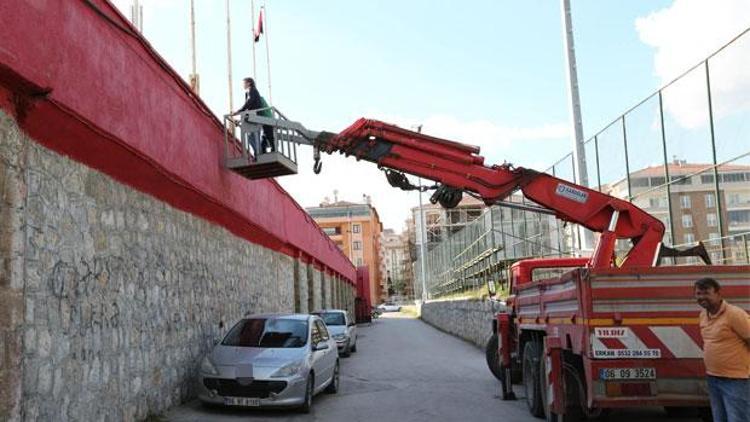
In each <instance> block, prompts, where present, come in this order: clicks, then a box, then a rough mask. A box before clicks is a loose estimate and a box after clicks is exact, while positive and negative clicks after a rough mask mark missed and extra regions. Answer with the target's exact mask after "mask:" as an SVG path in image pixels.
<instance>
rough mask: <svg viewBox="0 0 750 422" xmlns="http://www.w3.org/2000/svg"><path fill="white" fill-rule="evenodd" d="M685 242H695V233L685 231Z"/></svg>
mask: <svg viewBox="0 0 750 422" xmlns="http://www.w3.org/2000/svg"><path fill="white" fill-rule="evenodd" d="M682 239H683V241H684V243H694V242H695V235H694V234H692V233H685V235H684V236H683V237H682Z"/></svg>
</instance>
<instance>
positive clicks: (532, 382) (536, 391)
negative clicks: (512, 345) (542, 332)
mask: <svg viewBox="0 0 750 422" xmlns="http://www.w3.org/2000/svg"><path fill="white" fill-rule="evenodd" d="M541 355H542V352H541V347H540V345H539V343H538V342H536V341H528V342H526V345H525V346H524V348H523V390H524V393H525V395H526V405H528V406H529V413H531V414H532V415H534V416H536V417H544V407H542V406H543V404H542V397H541V390H542V387H541V383H540V378H539V375H540V374H539V360H540V357H541Z"/></svg>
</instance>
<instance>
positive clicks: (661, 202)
mask: <svg viewBox="0 0 750 422" xmlns="http://www.w3.org/2000/svg"><path fill="white" fill-rule="evenodd" d="M648 206H649V208H658V209H663V208H667V198H665V197H663V196H659V197H656V198H648Z"/></svg>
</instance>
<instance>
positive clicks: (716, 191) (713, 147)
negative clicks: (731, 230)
mask: <svg viewBox="0 0 750 422" xmlns="http://www.w3.org/2000/svg"><path fill="white" fill-rule="evenodd" d="M703 64H704V67H705V69H706V94H707V97H708V123H709V127H710V129H711V153H712V154H713V160H714V161H713V163H712V164H713V165H714V166H713V167H714V195H715V196H716V203H715V205H716V214H717V215H716V220H717V221H718V223H719V242H721V243H720V246H721V260H722V262H725V263H726V260H727V256H726V252H725V248H726V245H725V243H724V242H726V239H724V236H725V233H724V218H723V216H722V212H721V211H722V209H723V208H724V207H723V206H722V203H721V193H720V191H719V168H718V167H717V166H716V165H717V164H718V162H717V160H716V137H715V133H714V108H713V102H712V100H711V75H710V73H709V71H708V60H706V61H704V62H703Z"/></svg>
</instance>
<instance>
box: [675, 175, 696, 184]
mask: <svg viewBox="0 0 750 422" xmlns="http://www.w3.org/2000/svg"><path fill="white" fill-rule="evenodd" d="M670 179H672V183H673V184H675V185H692V184H693V181H692V179H690V177H688V176H672V177H670Z"/></svg>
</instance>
